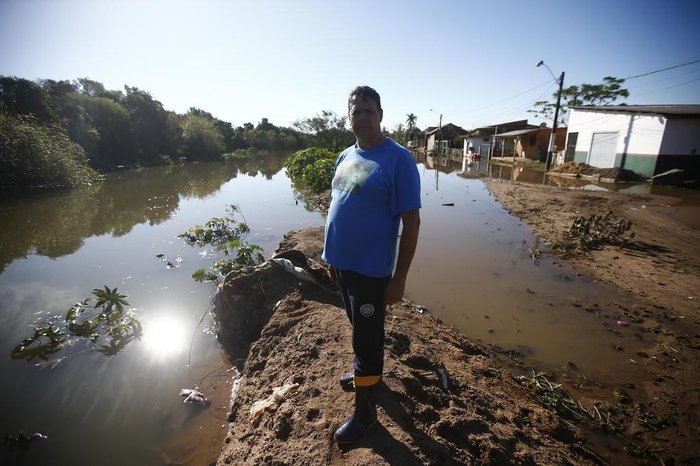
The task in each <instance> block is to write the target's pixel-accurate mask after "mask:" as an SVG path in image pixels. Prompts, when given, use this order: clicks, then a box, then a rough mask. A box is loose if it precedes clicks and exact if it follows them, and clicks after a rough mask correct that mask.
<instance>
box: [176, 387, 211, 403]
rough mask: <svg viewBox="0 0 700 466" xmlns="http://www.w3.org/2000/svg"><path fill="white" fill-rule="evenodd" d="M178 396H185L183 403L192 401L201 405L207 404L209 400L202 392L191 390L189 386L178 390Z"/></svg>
mask: <svg viewBox="0 0 700 466" xmlns="http://www.w3.org/2000/svg"><path fill="white" fill-rule="evenodd" d="M180 396H183V397H185V401H184V403H193V404H199V405H203V406H209V404H210V403H211V401H209V400H208V399H207V397H206V396H204V393H202V392H200V391H199V390H193V389H191V388H183V389H181V390H180Z"/></svg>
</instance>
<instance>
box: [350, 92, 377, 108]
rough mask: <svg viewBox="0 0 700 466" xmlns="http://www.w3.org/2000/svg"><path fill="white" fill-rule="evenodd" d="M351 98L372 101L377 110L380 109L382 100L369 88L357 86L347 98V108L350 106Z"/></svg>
mask: <svg viewBox="0 0 700 466" xmlns="http://www.w3.org/2000/svg"><path fill="white" fill-rule="evenodd" d="M353 97H362V98H363V99H367V100H373V101H374V102H375V103H376V104H377V110H381V109H382V99H381V97H379V93H378V92H377V91H375V90H374V89H372V88H371V87H369V86H357V87H356V88H355V89H353V90H352V91H351V92H350V96H348V106H349V105H350V100H351V99H352V98H353Z"/></svg>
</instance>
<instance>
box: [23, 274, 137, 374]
mask: <svg viewBox="0 0 700 466" xmlns="http://www.w3.org/2000/svg"><path fill="white" fill-rule="evenodd" d="M92 294H93V296H94V297H95V298H96V303H95V305H94V307H92V308H91V307H90V301H91V298H85V299H83V300H82V301H80V302H78V303H76V304H74V305H73V306H71V307H70V308H69V309H68V311H66V315H65V317H64V318H62V319H61V316H60V315H54V316H50V317H48V318H46V317H44V318H40V319H39V320H38V321H37V322H35V323H34V334H33V335H31V336H29V337H27V338H25V339H24V340H22V341H21V342H20V343H19V344H18V345H17V346H15V347H14V349H13V350H12V352H11V353H10V357H11V358H12V359H26V360H27V361H32V360H34V359H35V358H38V359H41V360H42V361H43V362H41V363H38V364H37V366H39V367H56V366H57V365H59V364H60V363H61V362H63V361H64V360H65V359H66V358H67V357H68V356H73V355H75V354H78V352H75V353H72V354H68V355H64V356H63V357H61V358H57V359H53V360H50V359H49V356H50V355H52V354H56V353H58V352H59V351H61V350H63V349H64V348H66V347H68V346H72V345H74V344H75V343H77V342H80V341H84V342H89V343H97V342H98V341H99V340H100V339H101V338H102V339H106V344H101V345H99V346H92V347H91V348H89V349H94V350H96V351H98V352H100V353H103V354H104V355H106V356H114V355H115V354H117V353H118V352H119V351H121V350H122V349H124V348H125V347H126V346H127V345H128V344H129V343H131V342H132V341H134V340H138V339H140V338H141V335H142V333H143V329H142V327H141V322H140V321H139V320H138V319H137V318H136V315H135V314H134V312H133V311H131V310H125V309H124V306H125V305H128V304H129V303H128V302H127V301H126V298H127V296H126V295H123V294H121V293H119V292H118V291H117V288H114V289H110V288H109V287H108V286H106V285H105V287H104V289H99V288H96V289H94V290H92ZM69 337H73V338H69Z"/></svg>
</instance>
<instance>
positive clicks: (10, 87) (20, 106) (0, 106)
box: [0, 76, 56, 123]
mask: <svg viewBox="0 0 700 466" xmlns="http://www.w3.org/2000/svg"><path fill="white" fill-rule="evenodd" d="M0 112H3V113H9V114H10V115H34V116H35V117H36V118H37V119H38V120H39V121H40V122H42V123H48V122H53V121H55V120H56V115H55V114H54V112H53V109H52V108H51V99H50V97H49V95H48V93H47V92H46V90H45V89H43V88H42V87H41V86H39V85H38V84H36V83H34V82H32V81H29V80H27V79H22V78H15V77H10V76H0Z"/></svg>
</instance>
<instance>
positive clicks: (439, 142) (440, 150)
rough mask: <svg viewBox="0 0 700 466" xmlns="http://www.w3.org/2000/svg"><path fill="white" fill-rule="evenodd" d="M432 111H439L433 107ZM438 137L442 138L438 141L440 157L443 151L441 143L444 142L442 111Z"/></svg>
mask: <svg viewBox="0 0 700 466" xmlns="http://www.w3.org/2000/svg"><path fill="white" fill-rule="evenodd" d="M430 111H431V112H433V113H437V112H436V111H435V110H433V109H432V108H431V109H430ZM438 137H439V138H440V140H439V141H438V157H439V156H440V155H441V153H442V146H441V144H442V113H441V114H440V122H439V123H438Z"/></svg>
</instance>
